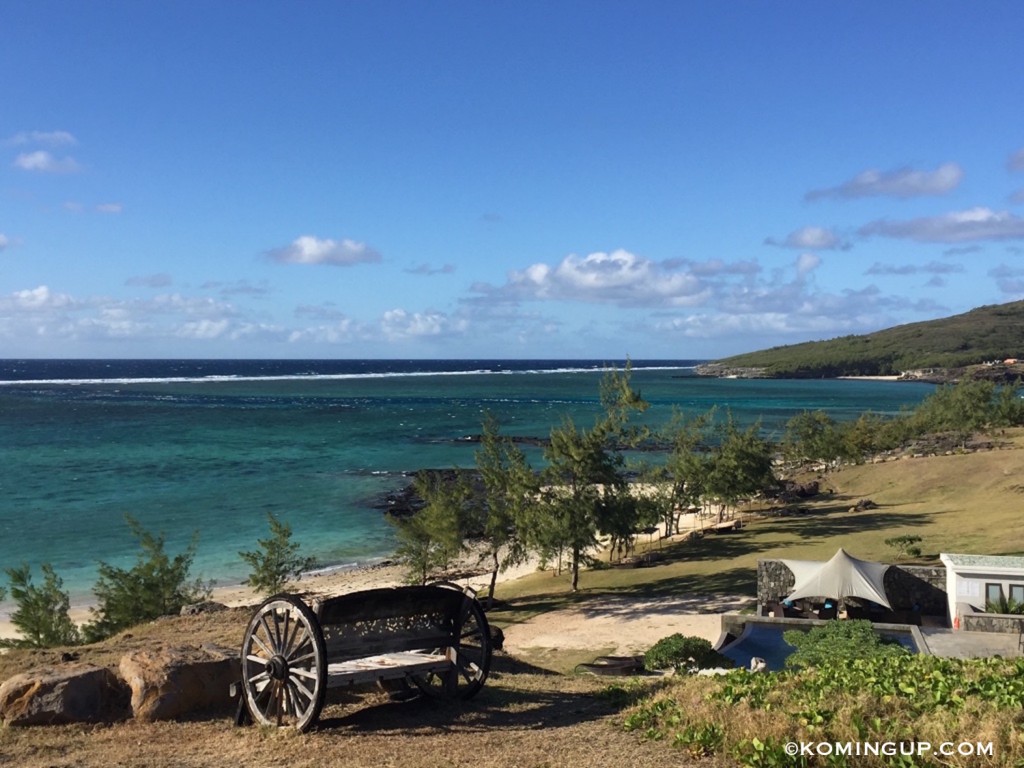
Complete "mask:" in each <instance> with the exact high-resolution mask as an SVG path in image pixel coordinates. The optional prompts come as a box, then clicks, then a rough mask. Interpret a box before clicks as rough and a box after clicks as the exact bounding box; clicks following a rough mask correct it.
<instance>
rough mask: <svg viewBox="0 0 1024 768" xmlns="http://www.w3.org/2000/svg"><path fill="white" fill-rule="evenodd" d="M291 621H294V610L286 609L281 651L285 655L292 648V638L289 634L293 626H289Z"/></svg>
mask: <svg viewBox="0 0 1024 768" xmlns="http://www.w3.org/2000/svg"><path fill="white" fill-rule="evenodd" d="M291 621H292V612H291V611H285V612H284V633H283V636H282V637H281V653H282V655H284V656H287V655H288V652H289V650H290V649H291V638H290V637H289V635H291V628H290V626H289V625H290V624H291ZM297 624H298V622H296V625H297Z"/></svg>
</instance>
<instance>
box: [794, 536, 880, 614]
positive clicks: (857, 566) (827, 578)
mask: <svg viewBox="0 0 1024 768" xmlns="http://www.w3.org/2000/svg"><path fill="white" fill-rule="evenodd" d="M782 562H783V564H784V565H786V567H788V568H789V570H791V571H792V572H793V575H794V576H795V577H796V583H794V585H793V591H792V592H791V593H790V594H789V596H788V597H787V598H786V599H787V600H796V599H797V598H800V597H831V598H834V599H836V600H842V599H843V598H844V597H861V598H864V599H865V600H871V601H872V602H875V603H878V604H879V605H884V606H885V607H886V608H888V609H890V610H892V606H891V605H889V600H888V599H887V598H886V596H885V584H884V583H883V579H884V578H885V572H886V571H887V570H888V569H889V566H888V565H886V564H885V563H872V562H869V561H867V560H858V559H857V558H856V557H852V556H851V555H849V554H847V552H846V550H845V549H842V548H840V549H839V551H838V552H836V553H835V554H834V555H833V556H832V559H831V560H828V561H826V562H821V561H820V560H783V561H782Z"/></svg>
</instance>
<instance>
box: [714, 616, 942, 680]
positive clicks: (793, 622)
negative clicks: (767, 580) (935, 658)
mask: <svg viewBox="0 0 1024 768" xmlns="http://www.w3.org/2000/svg"><path fill="white" fill-rule="evenodd" d="M823 623H824V622H821V621H806V620H800V619H789V620H784V619H763V620H760V621H758V620H753V619H752V620H748V621H747V622H746V624H745V626H744V627H743V631H742V633H740V636H739V637H738V638H736V639H735V640H733V641H732V642H730V643H727V644H724V645H721V644H720V647H719V648H718V650H719V652H720V653H722V654H723V655H725V656H727V657H729V658H730V659H732V660H733V661H734V662H735V663H736V666H737V667H743V668H745V669H750V660H751V659H752V658H754V657H755V656H757V657H760V658H762V659H764V660H765V663H766V664H767V665H768V669H769V670H771V671H778V670H781V669H784V668H785V666H786V659H787V658H789V655H790V654H791V653H792V652H793V651H794V650H796V649H795V648H793V646H791V645H790V644H789V643H787V642H786V641H785V639H783V636H782V635H783V633H784V632H788V631H789V630H791V629H797V630H802V631H807V630H808V629H811V628H812V627H814V626H818V625H820V624H823ZM875 632H876V633H877V634H878V635H879V636H881V637H884V638H887V639H892V640H896V641H897V642H898V643H899V644H900V645H902V646H903V647H904V648H906V649H907V650H908V651H911V652H912V653H926V651H925V650H923V649H924V648H925V645H924V642H923V641H922V640H921V638H920V630H918V629H917V627H911V626H903V625H900V624H876V625H875Z"/></svg>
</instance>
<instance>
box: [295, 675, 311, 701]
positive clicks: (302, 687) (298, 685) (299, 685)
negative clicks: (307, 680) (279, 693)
mask: <svg viewBox="0 0 1024 768" xmlns="http://www.w3.org/2000/svg"><path fill="white" fill-rule="evenodd" d="M288 685H289V686H290V687H291V688H292V689H293V691H294V693H295V694H299V693H300V692H301V693H302V695H303V696H305V697H306V700H307V701H313V699H314V698H316V697H315V696H314V695H313V692H312V691H311V690H309V688H307V687H306V686H305V685H303V684H302V681H301V680H296V679H295V678H294V677H293V678H290V679H289V680H288Z"/></svg>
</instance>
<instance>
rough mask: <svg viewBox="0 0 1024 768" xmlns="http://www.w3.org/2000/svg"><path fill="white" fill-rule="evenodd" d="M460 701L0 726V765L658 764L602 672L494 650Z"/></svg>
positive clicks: (370, 696) (351, 700) (367, 698)
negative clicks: (287, 720) (549, 670)
mask: <svg viewBox="0 0 1024 768" xmlns="http://www.w3.org/2000/svg"><path fill="white" fill-rule="evenodd" d="M495 667H496V669H495V672H494V674H493V677H492V679H491V680H489V681H488V683H487V685H486V686H485V687H484V689H483V690H482V691H481V693H480V694H479V695H478V696H477V697H476V698H475V699H473V700H472V701H469V702H465V703H461V702H460V703H443V704H440V705H439V704H438V703H437V702H435V701H433V700H430V699H417V700H414V701H411V702H405V703H397V702H392V701H390V700H388V699H387V697H386V696H384V695H383V694H380V693H376V692H367V693H365V694H361V695H358V696H353V695H344V696H342V697H341V698H340V701H339V702H337V703H333V704H330V705H329V706H327V707H326V708H325V709H324V712H323V715H322V716H321V719H320V723H319V724H318V726H317V727H316V728H315V729H314V730H313V731H311V732H310V733H307V734H304V735H300V734H297V733H295V732H293V731H287V732H284V731H276V730H274V729H269V728H258V727H254V726H248V727H243V728H236V727H234V725H233V724H232V723H231V721H230V718H229V716H228V715H226V714H221V715H218V716H212V717H207V718H203V719H196V720H194V721H191V722H184V723H153V724H140V723H135V722H124V723H116V724H112V725H103V726H89V727H86V726H61V727H48V728H31V729H18V728H6V729H3V730H0V765H7V764H9V765H12V766H14V765H17V766H20V767H24V768H35V767H37V766H38V767H39V768H42V767H43V766H46V767H47V768H63V767H64V766H76V767H77V766H85V767H88V766H96V767H97V768H99V767H100V766H102V767H103V768H107V767H108V766H126V767H127V766H140V767H141V766H147V767H148V766H154V765H160V766H181V767H182V768H184V767H185V766H188V767H190V768H191V767H192V766H212V765H246V766H279V765H281V764H287V765H290V766H317V767H319V766H324V765H345V766H373V767H374V768H380V767H381V766H393V767H394V768H404V767H405V766H408V767H409V768H413V767H414V766H415V767H416V768H420V767H428V766H473V767H474V768H484V767H485V766H509V765H516V766H524V767H525V766H538V767H540V766H568V765H578V764H580V762H581V761H583V762H584V763H590V762H597V761H602V762H603V761H611V764H617V765H629V766H638V767H642V766H661V765H664V752H663V750H662V748H661V746H660V745H657V744H653V743H650V742H646V741H644V740H643V739H641V738H640V737H639V736H637V735H633V734H629V733H626V732H625V731H624V730H623V729H622V728H621V727H620V725H619V722H618V712H619V706H618V705H616V703H615V702H614V701H612V700H610V699H609V697H607V696H605V695H602V691H603V690H604V689H605V688H606V683H605V682H604V681H601V680H598V679H595V678H586V677H564V676H553V675H546V674H543V673H540V672H538V671H537V670H533V669H531V668H529V667H526V666H523V665H519V664H517V663H515V662H513V661H512V660H510V659H509V658H508V657H504V656H499V657H496V664H495Z"/></svg>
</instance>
